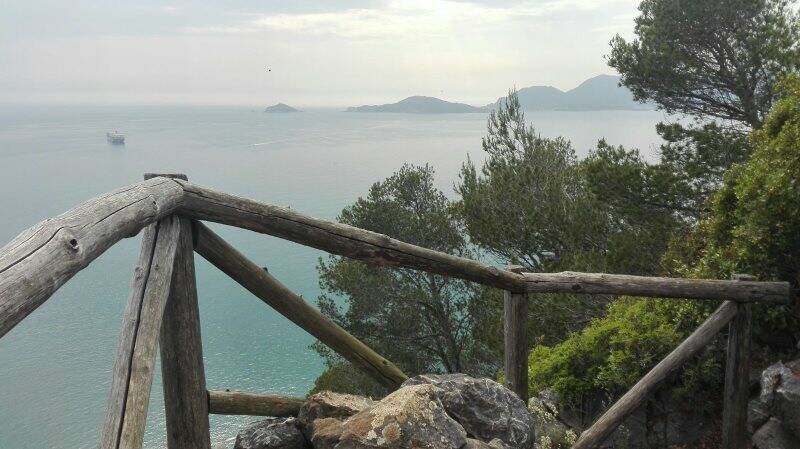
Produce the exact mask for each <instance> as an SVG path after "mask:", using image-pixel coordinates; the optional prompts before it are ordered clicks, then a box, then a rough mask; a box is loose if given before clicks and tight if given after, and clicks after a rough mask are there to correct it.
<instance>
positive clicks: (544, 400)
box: [528, 394, 578, 449]
mask: <svg viewBox="0 0 800 449" xmlns="http://www.w3.org/2000/svg"><path fill="white" fill-rule="evenodd" d="M528 410H529V411H530V412H531V415H532V416H533V422H534V429H535V431H536V443H537V445H538V447H548V448H552V449H568V448H570V447H572V445H573V444H575V442H576V441H577V440H578V433H577V432H576V431H575V430H573V429H572V428H570V427H569V426H567V425H566V424H564V423H563V422H561V421H560V420H559V417H558V414H557V410H558V408H557V404H556V403H554V402H553V400H552V396H550V395H548V394H543V395H540V396H539V397H532V398H530V400H529V401H528Z"/></svg>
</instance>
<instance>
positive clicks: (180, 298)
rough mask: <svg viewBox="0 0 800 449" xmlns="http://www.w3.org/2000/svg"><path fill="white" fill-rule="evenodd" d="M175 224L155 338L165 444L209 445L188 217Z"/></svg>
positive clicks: (180, 448) (177, 447) (191, 448)
mask: <svg viewBox="0 0 800 449" xmlns="http://www.w3.org/2000/svg"><path fill="white" fill-rule="evenodd" d="M180 227H181V235H180V242H179V245H178V254H177V256H176V259H175V269H174V270H173V272H172V285H171V286H170V293H169V299H168V300H167V305H166V309H165V310H164V321H163V324H162V326H161V340H160V344H159V347H160V348H161V378H162V382H163V387H164V411H165V415H166V421H167V448H169V449H210V448H211V438H210V430H209V423H208V398H207V397H206V376H205V368H204V367H203V344H202V340H201V338H200V311H199V309H198V306H197V286H196V284H195V272H194V244H193V242H192V223H191V222H190V221H189V219H188V218H181V219H180Z"/></svg>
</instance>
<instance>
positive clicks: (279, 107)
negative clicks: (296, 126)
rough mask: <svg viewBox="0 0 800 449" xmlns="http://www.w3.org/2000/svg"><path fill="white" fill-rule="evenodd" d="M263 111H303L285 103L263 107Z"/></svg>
mask: <svg viewBox="0 0 800 449" xmlns="http://www.w3.org/2000/svg"><path fill="white" fill-rule="evenodd" d="M264 112H269V113H271V114H285V113H287V112H303V111H301V110H299V109H295V108H293V107H291V106H289V105H288V104H285V103H278V104H274V105H272V106H268V107H266V108H264Z"/></svg>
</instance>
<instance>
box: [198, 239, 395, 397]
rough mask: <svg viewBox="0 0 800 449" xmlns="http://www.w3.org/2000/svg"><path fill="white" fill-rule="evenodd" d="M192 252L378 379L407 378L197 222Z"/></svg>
mask: <svg viewBox="0 0 800 449" xmlns="http://www.w3.org/2000/svg"><path fill="white" fill-rule="evenodd" d="M196 229H197V245H196V246H195V251H197V253H198V254H200V255H201V256H203V258H205V259H206V260H207V261H209V262H211V264H212V265H214V266H215V267H217V268H219V269H220V270H221V271H222V272H224V273H225V274H227V275H228V276H230V277H231V278H232V279H233V280H235V281H236V282H238V283H239V284H240V285H242V286H243V287H244V288H246V289H247V290H249V291H250V292H251V293H253V294H254V295H255V296H256V297H258V298H260V299H261V300H262V301H264V302H265V303H267V305H269V306H270V307H272V308H273V309H275V310H276V311H278V313H280V314H281V315H283V316H285V317H286V318H288V319H289V320H291V321H292V322H293V323H295V324H297V325H298V326H300V327H301V328H302V329H303V330H305V331H306V332H308V333H309V334H311V335H313V336H314V337H316V338H317V339H319V340H320V341H321V342H322V343H324V344H325V345H327V346H328V347H330V348H331V349H333V350H334V351H336V352H337V353H338V354H339V355H341V356H342V357H344V358H345V359H347V360H349V361H350V362H352V363H353V364H354V365H355V366H357V367H359V368H361V369H362V370H364V371H365V372H366V373H367V374H369V375H370V376H372V377H373V378H374V379H376V380H377V381H378V382H380V383H381V384H383V385H386V386H388V387H390V388H393V389H394V388H397V387H398V386H399V385H400V384H401V383H403V381H405V380H406V379H407V378H408V377H407V376H406V375H405V374H404V373H403V372H402V371H400V369H399V368H397V367H396V366H395V365H394V364H393V363H392V362H390V361H388V360H386V359H385V358H383V357H381V356H380V355H378V354H377V353H376V352H375V351H373V350H372V349H370V348H369V347H368V346H367V345H365V344H364V343H362V342H361V341H360V340H358V339H357V338H355V337H353V336H352V335H350V333H348V332H347V331H346V330H344V329H343V328H342V327H341V326H339V325H338V324H336V323H334V322H333V321H331V319H330V318H328V317H326V316H325V315H323V314H322V313H320V311H319V310H317V309H316V308H315V307H313V306H312V305H310V304H309V303H307V302H306V301H305V300H303V298H301V297H300V296H298V295H296V294H295V293H293V292H292V291H291V290H289V289H288V288H286V286H284V285H283V284H281V283H280V282H279V281H278V280H277V279H275V278H274V277H272V275H270V274H269V273H268V272H267V271H266V270H264V269H263V268H262V267H260V266H258V265H256V264H255V263H253V262H251V261H250V260H248V259H247V258H246V257H245V256H244V255H242V254H241V253H240V252H238V251H237V250H236V249H234V248H233V247H231V246H230V245H229V244H228V243H227V242H225V241H224V240H223V239H222V238H220V237H219V236H218V235H216V234H215V233H214V232H213V231H211V230H210V229H208V227H206V226H205V225H203V224H202V223H198V224H197V226H196Z"/></svg>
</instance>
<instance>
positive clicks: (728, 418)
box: [722, 274, 755, 449]
mask: <svg viewBox="0 0 800 449" xmlns="http://www.w3.org/2000/svg"><path fill="white" fill-rule="evenodd" d="M732 279H734V280H737V281H753V280H755V278H754V277H753V276H749V275H746V274H735V275H733V276H732ZM751 327H752V311H751V306H750V304H748V303H739V304H737V308H736V316H735V317H734V319H733V320H732V321H731V323H730V325H729V327H728V359H727V363H726V367H725V396H724V409H723V412H722V447H724V448H726V449H745V448H747V447H748V446H749V444H748V438H747V431H746V428H745V426H746V424H747V400H748V399H749V389H750V388H749V387H750V359H751V354H750V343H751V336H750V334H751Z"/></svg>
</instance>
